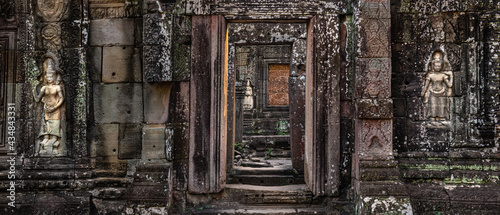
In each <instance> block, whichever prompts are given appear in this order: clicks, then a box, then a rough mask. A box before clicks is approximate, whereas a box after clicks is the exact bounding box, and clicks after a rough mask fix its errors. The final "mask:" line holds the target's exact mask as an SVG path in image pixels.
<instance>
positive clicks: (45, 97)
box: [33, 52, 66, 156]
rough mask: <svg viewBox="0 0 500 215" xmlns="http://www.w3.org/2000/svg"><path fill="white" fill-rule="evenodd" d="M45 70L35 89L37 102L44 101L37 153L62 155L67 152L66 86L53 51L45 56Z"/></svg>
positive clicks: (34, 94)
mask: <svg viewBox="0 0 500 215" xmlns="http://www.w3.org/2000/svg"><path fill="white" fill-rule="evenodd" d="M42 68H43V72H42V74H41V75H40V77H39V81H40V82H41V83H39V84H37V85H36V86H35V87H34V89H33V97H34V99H35V102H37V103H39V102H41V103H43V107H42V110H43V114H42V115H41V117H40V120H41V123H40V131H39V134H38V136H37V139H36V142H35V144H36V145H35V155H39V156H62V155H64V154H65V148H66V147H65V143H64V141H63V129H62V126H61V125H62V123H61V122H62V119H63V114H64V113H63V112H64V108H63V104H64V86H63V84H62V79H61V72H60V69H59V66H58V60H57V58H56V57H55V55H54V54H52V53H50V52H49V53H47V54H46V55H45V56H44V61H43V64H42Z"/></svg>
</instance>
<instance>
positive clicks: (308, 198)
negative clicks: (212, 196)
mask: <svg viewBox="0 0 500 215" xmlns="http://www.w3.org/2000/svg"><path fill="white" fill-rule="evenodd" d="M225 194H226V200H228V201H232V202H237V203H239V204H311V203H313V198H312V197H313V195H312V193H311V191H309V188H308V187H307V186H306V185H305V184H294V185H284V186H258V185H248V184H227V185H226V189H225Z"/></svg>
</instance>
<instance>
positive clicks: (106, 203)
mask: <svg viewBox="0 0 500 215" xmlns="http://www.w3.org/2000/svg"><path fill="white" fill-rule="evenodd" d="M125 205H126V201H123V200H122V201H116V200H102V199H97V198H92V208H93V209H94V211H93V212H94V213H95V214H121V213H123V212H124V209H125Z"/></svg>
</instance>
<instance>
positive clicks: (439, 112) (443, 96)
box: [422, 50, 453, 121]
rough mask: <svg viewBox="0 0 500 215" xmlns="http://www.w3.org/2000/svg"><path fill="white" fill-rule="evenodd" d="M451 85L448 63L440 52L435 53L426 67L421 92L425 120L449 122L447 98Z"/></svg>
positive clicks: (451, 79)
mask: <svg viewBox="0 0 500 215" xmlns="http://www.w3.org/2000/svg"><path fill="white" fill-rule="evenodd" d="M452 85H453V73H452V71H451V66H450V63H449V62H448V61H447V60H445V59H444V53H443V52H442V51H440V50H438V51H435V52H434V53H433V54H432V58H431V61H430V62H429V64H428V66H427V73H426V74H425V82H424V88H423V92H422V95H423V97H424V105H425V108H426V118H427V119H429V120H431V121H446V120H449V118H450V117H449V110H450V107H449V106H450V105H449V97H450V96H451V92H452V88H451V87H452Z"/></svg>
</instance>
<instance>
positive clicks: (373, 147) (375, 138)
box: [358, 120, 392, 158]
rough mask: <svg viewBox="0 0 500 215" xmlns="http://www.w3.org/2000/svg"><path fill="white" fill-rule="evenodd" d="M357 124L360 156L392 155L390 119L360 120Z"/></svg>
mask: <svg viewBox="0 0 500 215" xmlns="http://www.w3.org/2000/svg"><path fill="white" fill-rule="evenodd" d="M358 126H359V127H360V128H361V129H360V132H359V134H358V135H359V136H358V137H359V139H360V143H361V145H360V151H361V153H360V156H361V157H363V158H368V157H379V156H382V157H385V156H390V155H392V138H391V131H392V122H391V121H390V120H360V121H359V124H358Z"/></svg>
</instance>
